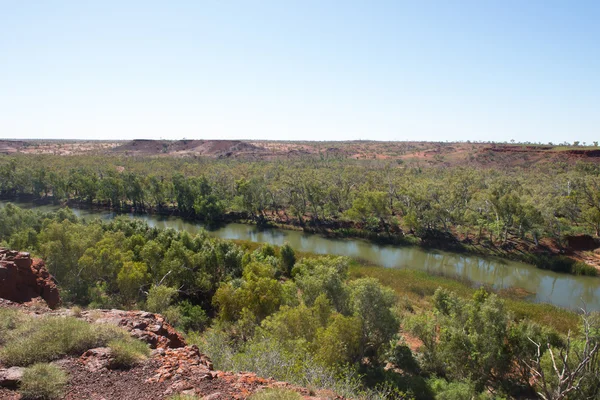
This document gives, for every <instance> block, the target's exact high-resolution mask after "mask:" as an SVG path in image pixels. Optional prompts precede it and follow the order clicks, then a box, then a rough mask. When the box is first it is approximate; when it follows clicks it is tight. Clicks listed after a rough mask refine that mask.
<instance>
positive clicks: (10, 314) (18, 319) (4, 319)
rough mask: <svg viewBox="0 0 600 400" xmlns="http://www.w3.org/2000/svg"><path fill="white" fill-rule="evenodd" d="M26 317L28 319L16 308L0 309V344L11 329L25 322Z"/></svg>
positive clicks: (7, 336) (6, 337)
mask: <svg viewBox="0 0 600 400" xmlns="http://www.w3.org/2000/svg"><path fill="white" fill-rule="evenodd" d="M27 319H29V317H27V316H25V314H22V313H20V312H18V311H17V310H11V309H7V308H3V309H0V345H2V344H3V343H4V342H5V341H6V340H7V339H8V338H9V335H10V332H11V331H13V330H15V329H17V327H19V326H21V325H23V324H25V323H26V320H27Z"/></svg>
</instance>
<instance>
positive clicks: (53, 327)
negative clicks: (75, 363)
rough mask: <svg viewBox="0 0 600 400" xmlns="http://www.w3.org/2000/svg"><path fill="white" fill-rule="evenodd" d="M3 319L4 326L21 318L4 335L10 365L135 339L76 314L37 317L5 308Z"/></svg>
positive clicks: (0, 354)
mask: <svg viewBox="0 0 600 400" xmlns="http://www.w3.org/2000/svg"><path fill="white" fill-rule="evenodd" d="M7 317H8V318H7ZM0 318H1V319H0V321H3V323H2V324H3V325H4V322H5V321H10V320H12V321H16V320H18V321H19V323H18V324H10V325H8V324H7V325H5V326H9V328H8V329H7V330H6V331H5V332H3V335H2V337H3V338H4V340H3V345H2V347H0V360H1V361H2V363H3V364H5V365H8V366H28V365H32V364H35V363H43V362H49V361H53V360H57V359H59V358H61V357H63V356H65V355H74V356H79V355H81V354H82V353H83V352H85V351H86V350H88V349H91V348H95V347H102V346H106V345H107V344H108V343H109V342H111V341H113V340H115V339H116V338H120V340H123V341H129V342H128V343H130V342H131V341H132V339H129V336H128V335H127V333H125V332H124V331H123V330H121V329H119V328H117V327H113V326H110V325H97V326H96V325H94V326H92V325H91V324H89V323H87V322H85V321H82V320H78V319H76V318H73V317H52V316H48V317H41V318H33V317H29V316H26V315H25V314H22V313H18V312H16V311H7V310H2V313H1V314H0ZM140 343H141V342H140ZM132 346H133V345H132ZM136 348H137V347H136Z"/></svg>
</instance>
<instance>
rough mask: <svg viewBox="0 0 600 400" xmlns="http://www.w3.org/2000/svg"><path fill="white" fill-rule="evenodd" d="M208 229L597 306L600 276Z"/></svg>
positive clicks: (168, 224) (235, 228)
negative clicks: (520, 289) (599, 277)
mask: <svg viewBox="0 0 600 400" xmlns="http://www.w3.org/2000/svg"><path fill="white" fill-rule="evenodd" d="M4 204H6V202H0V206H3V205H4ZM16 204H17V205H19V206H20V207H23V208H36V209H38V210H40V211H55V210H57V209H58V206H53V205H44V206H36V205H33V204H32V203H16ZM73 211H74V212H75V214H76V215H77V216H79V217H82V218H101V219H104V220H109V219H112V218H114V217H115V216H116V214H115V213H112V212H109V211H98V210H93V211H92V210H85V209H73ZM124 215H126V216H128V217H129V218H135V219H141V220H143V221H146V222H147V223H148V225H150V226H156V227H159V228H174V229H177V230H181V231H183V230H185V231H188V232H190V233H196V232H198V231H200V230H201V229H204V227H203V225H202V224H199V223H196V222H189V221H186V220H183V219H182V218H179V217H164V216H159V215H137V214H124ZM208 232H209V233H210V234H211V235H213V236H216V237H219V238H222V239H239V240H248V241H252V242H258V243H271V244H274V245H282V244H283V243H285V242H288V243H290V245H291V246H292V247H293V248H294V249H296V250H298V251H301V252H310V253H317V254H334V255H343V256H348V257H352V258H357V259H362V260H366V261H368V262H370V263H373V264H376V265H380V266H383V267H387V268H411V269H418V270H423V271H428V272H437V273H439V272H441V273H444V274H447V275H451V276H459V277H463V278H467V279H469V280H471V281H474V282H477V283H481V284H487V285H491V286H492V287H494V288H496V289H502V288H508V287H514V288H522V289H525V290H526V291H527V292H530V293H532V294H531V295H530V296H528V298H527V300H530V301H534V302H543V303H551V304H554V305H557V306H561V307H565V308H571V309H578V308H580V307H582V306H583V305H584V304H585V305H586V307H587V309H588V310H590V311H592V310H595V311H600V279H598V278H595V277H587V276H574V275H569V274H559V273H556V272H552V271H547V270H542V269H538V268H535V267H533V266H531V265H528V264H524V263H521V262H516V261H510V260H504V259H500V258H493V257H482V256H476V255H467V254H456V253H450V252H445V251H439V250H430V249H423V248H420V247H417V246H393V245H380V244H374V243H371V242H368V241H365V240H361V239H332V238H326V237H323V236H321V235H318V234H309V233H304V232H300V231H291V230H283V229H266V230H264V229H258V228H257V227H256V226H253V225H246V224H238V223H230V224H227V225H225V226H222V227H220V228H218V229H215V230H209V231H208ZM384 283H385V282H384Z"/></svg>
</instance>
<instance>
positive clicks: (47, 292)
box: [0, 248, 60, 308]
mask: <svg viewBox="0 0 600 400" xmlns="http://www.w3.org/2000/svg"><path fill="white" fill-rule="evenodd" d="M38 297H41V298H42V299H44V300H45V301H46V303H47V304H48V306H49V307H50V308H55V307H57V306H58V305H59V304H60V295H59V293H58V288H57V287H56V283H55V282H54V279H53V278H52V276H51V275H50V273H49V272H48V270H47V269H46V265H45V264H44V261H43V260H40V259H38V258H36V259H32V258H31V256H30V255H29V253H25V252H18V251H12V250H8V249H5V248H0V298H3V299H7V300H11V301H14V302H17V303H26V302H29V301H32V300H33V299H35V298H38Z"/></svg>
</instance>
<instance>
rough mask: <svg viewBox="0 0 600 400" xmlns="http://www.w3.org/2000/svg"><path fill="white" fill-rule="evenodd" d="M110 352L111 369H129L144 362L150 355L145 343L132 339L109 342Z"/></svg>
mask: <svg viewBox="0 0 600 400" xmlns="http://www.w3.org/2000/svg"><path fill="white" fill-rule="evenodd" d="M108 347H110V350H111V356H112V357H113V361H112V363H111V367H113V368H130V367H133V366H134V365H136V364H138V363H140V362H141V361H144V360H145V359H146V358H148V356H149V355H150V349H149V348H148V346H147V345H146V343H144V342H141V341H139V340H135V339H132V338H122V339H117V340H111V341H110V342H109V343H108Z"/></svg>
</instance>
